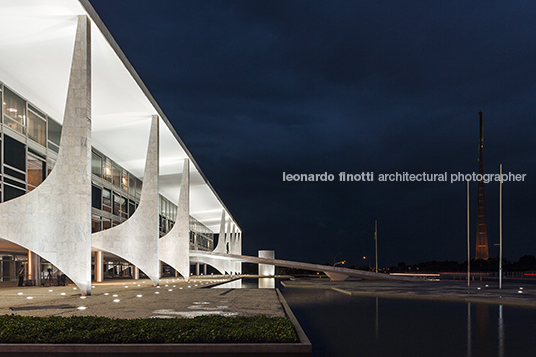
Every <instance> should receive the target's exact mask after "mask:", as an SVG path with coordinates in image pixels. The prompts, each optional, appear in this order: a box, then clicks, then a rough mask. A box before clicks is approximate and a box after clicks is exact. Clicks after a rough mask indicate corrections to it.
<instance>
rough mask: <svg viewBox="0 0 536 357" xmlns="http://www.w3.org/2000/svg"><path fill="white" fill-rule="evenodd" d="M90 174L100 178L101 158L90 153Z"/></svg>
mask: <svg viewBox="0 0 536 357" xmlns="http://www.w3.org/2000/svg"><path fill="white" fill-rule="evenodd" d="M91 173H92V174H93V175H97V176H99V177H102V157H100V156H99V155H97V154H95V153H94V152H91Z"/></svg>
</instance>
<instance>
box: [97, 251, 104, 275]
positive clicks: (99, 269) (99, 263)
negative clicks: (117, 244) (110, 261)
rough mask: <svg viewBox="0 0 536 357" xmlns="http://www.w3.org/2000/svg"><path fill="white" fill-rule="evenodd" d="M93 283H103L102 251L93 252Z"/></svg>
mask: <svg viewBox="0 0 536 357" xmlns="http://www.w3.org/2000/svg"><path fill="white" fill-rule="evenodd" d="M95 281H96V282H97V283H102V282H103V281H104V253H103V251H102V250H98V251H96V252H95Z"/></svg>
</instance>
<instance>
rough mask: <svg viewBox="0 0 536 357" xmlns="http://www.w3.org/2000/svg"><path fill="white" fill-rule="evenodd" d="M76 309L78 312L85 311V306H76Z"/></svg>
mask: <svg viewBox="0 0 536 357" xmlns="http://www.w3.org/2000/svg"><path fill="white" fill-rule="evenodd" d="M77 309H78V310H85V309H87V307H85V306H78V307H77Z"/></svg>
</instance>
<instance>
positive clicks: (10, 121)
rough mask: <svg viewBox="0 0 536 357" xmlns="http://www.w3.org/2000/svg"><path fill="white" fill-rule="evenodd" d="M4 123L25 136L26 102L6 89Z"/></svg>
mask: <svg viewBox="0 0 536 357" xmlns="http://www.w3.org/2000/svg"><path fill="white" fill-rule="evenodd" d="M4 123H5V124H6V125H7V126H9V127H10V128H12V129H14V130H16V131H18V132H20V133H22V134H26V102H25V101H24V100H23V99H22V98H20V97H19V96H18V95H16V94H15V93H13V92H12V91H10V90H9V89H7V88H5V91H4Z"/></svg>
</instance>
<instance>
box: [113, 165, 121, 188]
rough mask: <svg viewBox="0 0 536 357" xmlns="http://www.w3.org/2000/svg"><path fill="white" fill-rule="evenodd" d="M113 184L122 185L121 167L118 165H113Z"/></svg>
mask: <svg viewBox="0 0 536 357" xmlns="http://www.w3.org/2000/svg"><path fill="white" fill-rule="evenodd" d="M113 176H114V180H113V184H114V186H116V187H121V169H120V168H119V167H117V166H116V165H113Z"/></svg>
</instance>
